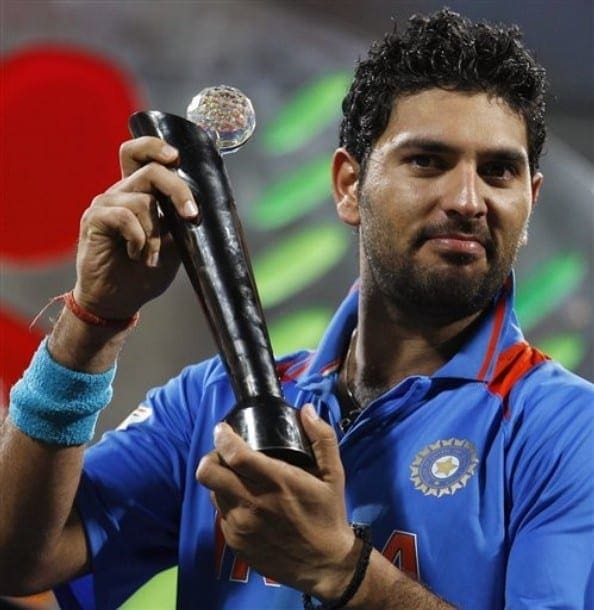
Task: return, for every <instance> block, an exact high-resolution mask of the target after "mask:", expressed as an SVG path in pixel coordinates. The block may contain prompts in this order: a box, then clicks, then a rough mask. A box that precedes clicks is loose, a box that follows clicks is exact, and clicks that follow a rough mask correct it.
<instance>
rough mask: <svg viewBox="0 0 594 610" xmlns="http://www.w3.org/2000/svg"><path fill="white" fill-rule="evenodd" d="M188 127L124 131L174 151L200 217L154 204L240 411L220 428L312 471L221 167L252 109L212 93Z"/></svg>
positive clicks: (227, 91) (251, 121) (144, 119)
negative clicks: (185, 216)
mask: <svg viewBox="0 0 594 610" xmlns="http://www.w3.org/2000/svg"><path fill="white" fill-rule="evenodd" d="M187 117H188V118H187V119H184V118H182V117H179V116H176V115H174V114H167V113H164V112H160V111H157V110H149V111H144V112H137V113H135V114H133V115H132V116H131V117H130V121H129V125H130V131H131V132H132V135H133V136H135V137H139V136H146V135H150V136H156V137H158V138H161V139H163V140H165V141H167V142H168V143H169V144H171V145H173V146H175V147H176V148H177V149H178V151H179V157H180V159H179V164H178V166H177V167H176V168H175V169H174V170H172V171H175V172H176V173H177V174H178V176H180V178H182V179H183V180H184V181H185V182H186V184H188V186H189V187H190V189H191V190H192V194H193V195H194V198H195V200H196V202H197V203H198V205H199V207H200V220H199V222H197V223H193V222H190V221H187V220H185V219H183V218H181V217H180V216H179V215H178V214H177V212H176V210H175V208H174V206H173V204H172V203H171V201H170V200H169V199H168V198H167V197H166V196H158V197H157V199H158V202H159V207H160V210H161V213H162V214H163V217H164V219H165V222H166V223H167V225H168V228H169V230H170V232H171V234H172V236H173V239H174V241H175V244H176V246H177V248H178V252H179V255H180V258H181V260H182V263H183V266H184V268H185V270H186V272H187V274H188V277H189V279H190V282H191V284H192V287H193V288H194V291H195V292H196V294H197V296H198V299H199V301H200V303H201V305H202V308H203V310H204V314H205V316H206V319H207V321H208V324H209V326H210V329H211V332H212V334H213V337H214V339H215V342H216V344H217V347H218V350H219V353H220V355H221V358H222V361H223V363H224V365H225V368H226V370H227V373H228V375H229V379H230V381H231V385H232V387H233V391H234V393H235V398H236V400H237V403H236V405H235V407H234V408H233V409H232V410H231V411H230V412H229V413H228V415H227V416H226V417H225V421H226V422H227V423H229V424H230V425H231V427H232V428H233V429H234V430H235V431H236V432H237V433H238V434H239V435H240V436H241V437H242V438H243V439H244V440H245V441H246V442H247V443H248V445H249V446H250V447H252V448H253V449H255V450H257V451H262V452H263V453H265V454H267V455H269V456H271V457H275V458H278V459H281V460H284V461H286V462H289V463H291V464H294V465H297V466H301V467H304V468H310V467H312V466H313V465H314V458H313V454H312V452H311V448H310V446H309V442H308V439H307V437H306V435H305V433H304V431H303V428H302V426H301V422H300V420H299V413H298V411H297V409H295V408H294V407H292V406H291V405H289V404H287V403H286V402H285V400H284V398H283V394H282V388H281V384H280V381H279V379H278V375H277V372H276V366H275V362H274V356H273V353H272V348H271V345H270V338H269V335H268V329H267V326H266V322H265V319H264V314H263V311H262V305H261V303H260V298H259V295H258V291H257V287H256V283H255V280H254V274H253V271H252V266H251V262H250V259H249V254H248V251H247V248H246V245H245V238H244V234H243V229H242V226H241V222H240V219H239V216H238V214H237V210H236V206H235V200H234V197H233V193H232V190H231V186H230V182H229V179H228V176H227V173H226V170H225V166H224V163H223V158H222V155H223V154H225V153H230V152H235V151H236V150H238V149H239V148H240V147H241V146H242V145H243V144H244V143H245V142H246V141H247V140H248V139H249V138H250V136H251V135H252V133H253V131H254V128H255V125H256V120H255V113H254V109H253V107H252V103H251V102H250V100H249V98H247V97H246V96H245V95H244V94H243V93H242V92H241V91H239V90H238V89H235V88H234V87H229V86H226V85H220V86H217V87H209V88H207V89H204V90H202V91H201V92H200V93H199V94H198V95H197V96H196V97H194V98H193V100H192V101H191V103H190V105H189V106H188V113H187Z"/></svg>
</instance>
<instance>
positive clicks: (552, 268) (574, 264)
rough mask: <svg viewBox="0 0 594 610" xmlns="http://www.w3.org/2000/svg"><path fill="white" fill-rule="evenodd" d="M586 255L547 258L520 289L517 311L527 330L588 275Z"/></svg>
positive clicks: (572, 253) (575, 253) (572, 254)
mask: <svg viewBox="0 0 594 610" xmlns="http://www.w3.org/2000/svg"><path fill="white" fill-rule="evenodd" d="M586 273H587V265H586V261H585V259H584V256H583V255H582V254H580V253H577V252H570V253H567V254H560V255H558V256H556V257H555V258H553V259H551V260H549V261H546V262H545V264H544V265H543V266H542V267H540V268H539V270H538V271H537V272H536V273H533V274H532V275H530V277H528V278H526V279H524V280H523V281H522V282H521V283H520V285H519V288H518V296H517V299H516V311H517V314H518V318H519V319H520V321H521V323H522V326H523V328H524V331H528V330H530V329H531V328H533V327H534V326H536V325H537V324H538V323H539V322H540V321H541V320H543V319H544V318H545V317H546V316H547V315H549V314H550V313H552V312H553V311H554V310H555V309H556V308H557V307H558V306H559V305H560V304H561V303H562V302H563V301H564V300H565V299H566V298H567V297H568V296H570V295H571V294H572V292H574V291H575V290H576V289H577V288H578V286H579V285H580V284H581V282H582V281H583V280H584V278H585V277H586Z"/></svg>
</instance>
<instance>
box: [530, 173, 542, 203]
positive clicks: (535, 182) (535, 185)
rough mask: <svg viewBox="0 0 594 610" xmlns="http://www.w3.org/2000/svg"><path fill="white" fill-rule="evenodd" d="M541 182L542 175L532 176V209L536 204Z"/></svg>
mask: <svg viewBox="0 0 594 610" xmlns="http://www.w3.org/2000/svg"><path fill="white" fill-rule="evenodd" d="M542 181H543V175H542V174H541V173H540V172H536V173H535V174H534V176H532V208H534V206H535V205H536V204H537V203H538V195H539V194H540V188H541V187H542Z"/></svg>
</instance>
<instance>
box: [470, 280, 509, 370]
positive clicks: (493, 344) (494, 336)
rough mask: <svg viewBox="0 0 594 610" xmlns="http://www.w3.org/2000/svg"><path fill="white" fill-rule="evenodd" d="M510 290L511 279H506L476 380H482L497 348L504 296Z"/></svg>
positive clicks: (501, 324)
mask: <svg viewBox="0 0 594 610" xmlns="http://www.w3.org/2000/svg"><path fill="white" fill-rule="evenodd" d="M510 288H511V279H510V278H508V279H507V281H506V282H505V284H504V286H503V289H504V294H502V295H501V296H500V297H499V300H498V302H497V305H496V306H495V319H494V321H493V330H492V331H491V337H490V339H489V346H488V347H487V353H486V354H485V359H484V360H483V364H482V366H481V369H480V371H479V374H478V379H484V378H485V375H486V374H487V371H488V370H489V365H490V364H491V358H493V354H494V353H495V349H496V348H497V341H499V335H500V334H501V327H502V326H503V319H504V317H505V294H506V293H507V292H508V291H509V289H510Z"/></svg>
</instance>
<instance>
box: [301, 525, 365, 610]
mask: <svg viewBox="0 0 594 610" xmlns="http://www.w3.org/2000/svg"><path fill="white" fill-rule="evenodd" d="M352 530H353V543H352V546H351V550H350V551H349V552H348V554H347V555H346V557H345V559H344V560H343V561H341V562H339V563H338V564H335V566H334V569H333V572H332V574H331V575H329V576H328V577H326V578H324V579H321V580H320V582H319V584H318V586H316V587H315V589H314V590H312V592H311V595H308V594H304V595H303V605H304V608H305V609H306V610H310V609H312V610H313V609H316V608H320V609H324V610H326V609H327V610H333V609H338V608H344V607H346V605H347V604H348V603H349V602H350V600H351V599H352V598H353V597H354V596H355V595H356V593H357V591H358V589H359V587H360V586H361V583H362V581H363V578H364V577H365V573H366V571H367V566H368V564H369V558H370V555H371V551H372V550H373V547H372V545H371V541H370V534H369V528H368V527H367V526H363V525H359V524H353V525H352ZM312 596H314V597H316V598H317V599H318V600H320V602H321V605H316V604H315V603H314V602H313V600H312V598H311V597H312Z"/></svg>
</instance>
